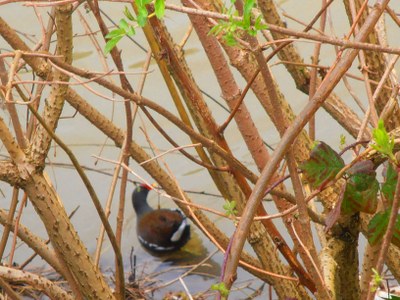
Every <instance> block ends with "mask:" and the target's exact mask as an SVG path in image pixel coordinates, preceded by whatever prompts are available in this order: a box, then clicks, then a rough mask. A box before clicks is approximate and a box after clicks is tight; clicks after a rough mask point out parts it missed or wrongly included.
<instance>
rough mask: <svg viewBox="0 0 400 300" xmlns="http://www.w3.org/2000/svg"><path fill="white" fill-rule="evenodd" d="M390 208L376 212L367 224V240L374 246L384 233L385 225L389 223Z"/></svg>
mask: <svg viewBox="0 0 400 300" xmlns="http://www.w3.org/2000/svg"><path fill="white" fill-rule="evenodd" d="M389 215H390V210H389V209H388V210H386V211H384V212H379V213H377V214H376V215H375V216H374V217H373V218H372V219H371V221H369V224H368V232H367V237H368V242H369V243H370V244H371V245H372V246H374V245H376V244H377V243H378V242H379V241H380V240H381V239H382V237H383V235H384V234H385V231H386V228H387V225H388V223H389Z"/></svg>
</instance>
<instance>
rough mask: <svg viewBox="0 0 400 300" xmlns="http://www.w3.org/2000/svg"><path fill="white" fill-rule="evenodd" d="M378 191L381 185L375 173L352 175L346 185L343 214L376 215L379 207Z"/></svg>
mask: <svg viewBox="0 0 400 300" xmlns="http://www.w3.org/2000/svg"><path fill="white" fill-rule="evenodd" d="M378 191H379V183H378V180H376V174H375V172H373V174H371V173H362V172H358V173H355V174H353V175H351V177H350V179H349V180H348V181H347V184H346V190H345V192H344V197H343V203H342V206H341V212H342V213H345V214H352V213H355V212H360V211H361V212H365V213H369V214H372V213H374V212H375V211H376V208H377V205H378Z"/></svg>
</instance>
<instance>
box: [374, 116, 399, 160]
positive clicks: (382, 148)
mask: <svg viewBox="0 0 400 300" xmlns="http://www.w3.org/2000/svg"><path fill="white" fill-rule="evenodd" d="M372 136H373V139H374V142H375V144H374V145H371V147H372V148H374V149H375V150H376V151H378V152H380V153H381V154H382V155H384V156H387V157H388V158H389V159H391V160H392V161H394V162H395V161H396V158H395V157H394V154H393V148H394V138H393V137H392V138H390V137H389V134H388V133H387V131H386V129H385V125H384V124H383V120H379V122H378V127H377V128H375V129H374V130H373V131H372Z"/></svg>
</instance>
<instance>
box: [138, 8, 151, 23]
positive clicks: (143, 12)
mask: <svg viewBox="0 0 400 300" xmlns="http://www.w3.org/2000/svg"><path fill="white" fill-rule="evenodd" d="M148 15H149V13H148V11H147V9H146V7H144V6H142V7H138V14H137V22H138V24H139V26H140V27H144V26H145V25H146V22H147V16H148Z"/></svg>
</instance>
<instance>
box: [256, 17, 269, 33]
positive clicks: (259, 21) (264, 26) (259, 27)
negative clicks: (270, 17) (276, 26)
mask: <svg viewBox="0 0 400 300" xmlns="http://www.w3.org/2000/svg"><path fill="white" fill-rule="evenodd" d="M254 28H255V29H256V30H264V29H267V28H268V26H267V24H262V16H261V15H259V16H258V17H257V19H256V21H255V22H254Z"/></svg>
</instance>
